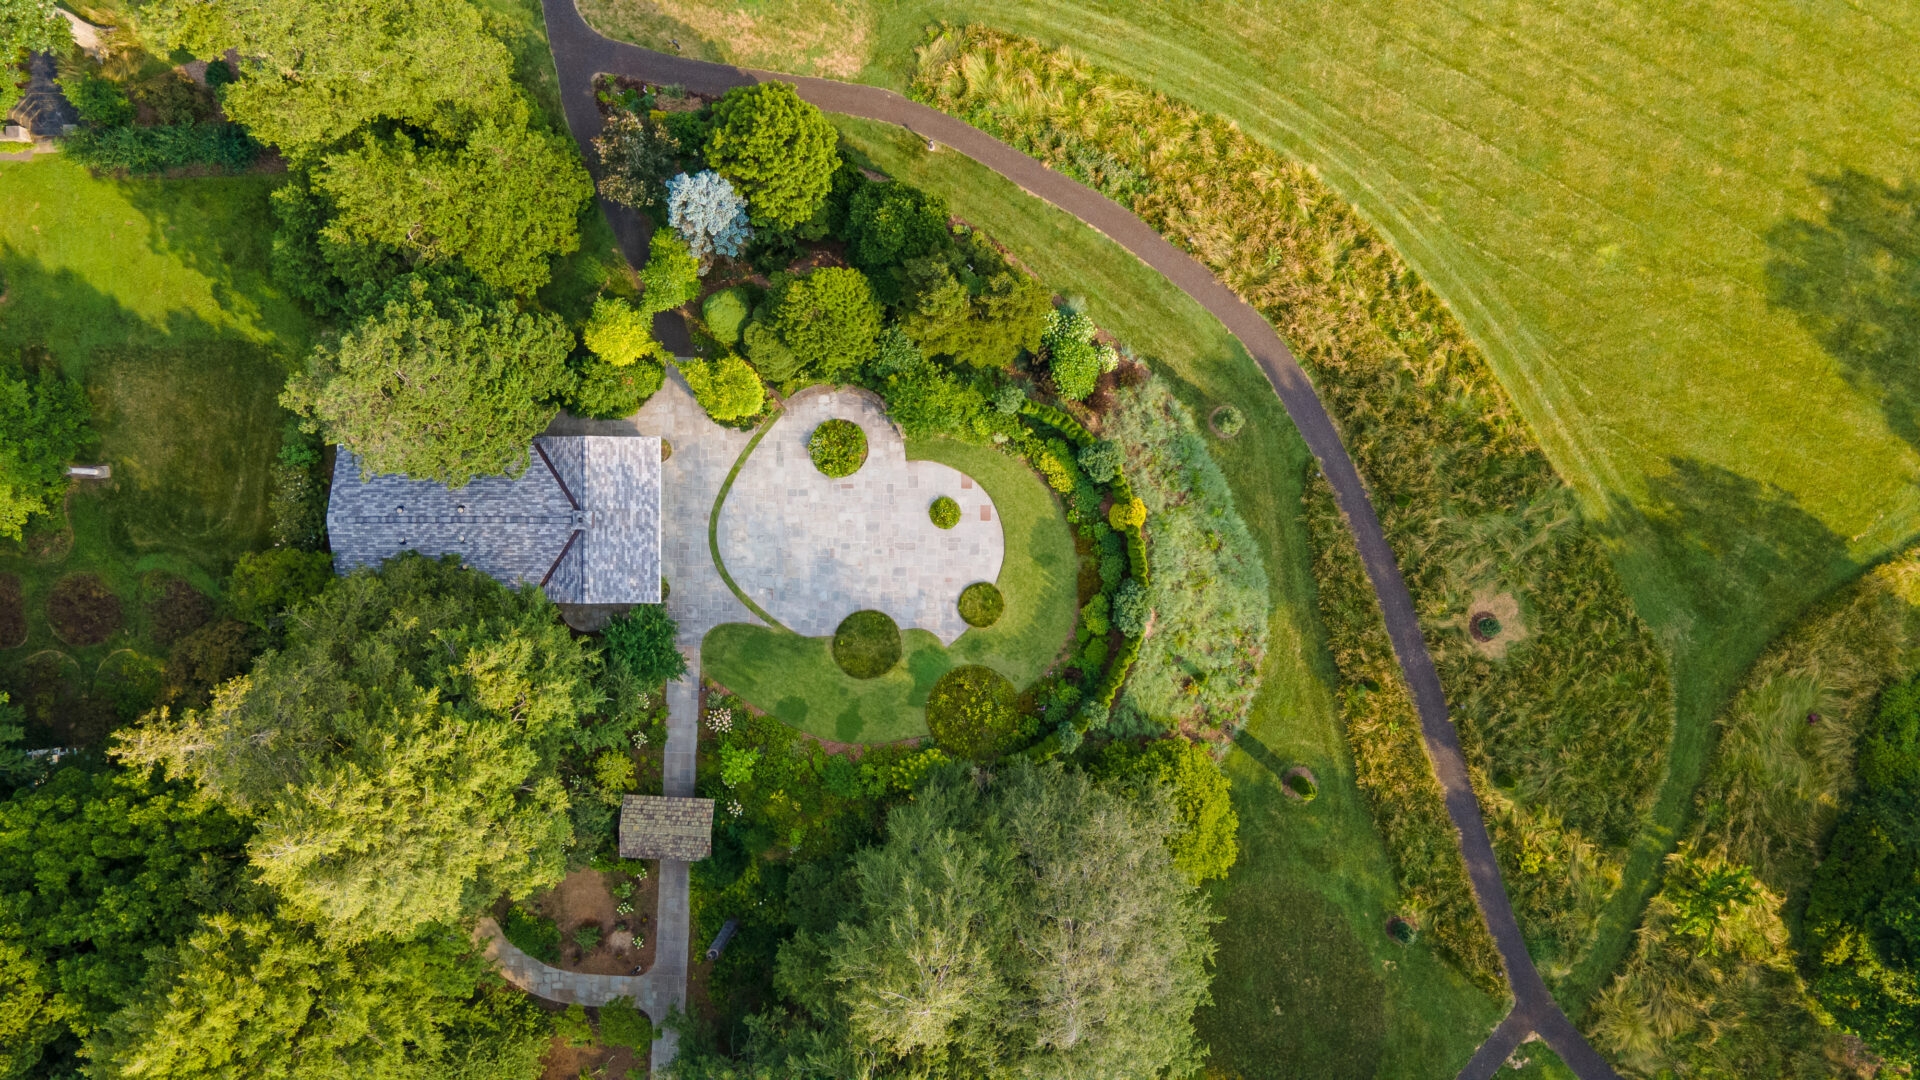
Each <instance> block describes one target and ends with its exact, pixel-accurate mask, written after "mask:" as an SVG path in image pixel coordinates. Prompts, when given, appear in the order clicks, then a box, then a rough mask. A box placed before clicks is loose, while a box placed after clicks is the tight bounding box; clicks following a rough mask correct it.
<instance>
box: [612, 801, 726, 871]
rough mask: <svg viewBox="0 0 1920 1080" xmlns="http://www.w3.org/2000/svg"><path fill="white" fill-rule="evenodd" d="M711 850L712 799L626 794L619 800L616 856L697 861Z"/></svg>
mask: <svg viewBox="0 0 1920 1080" xmlns="http://www.w3.org/2000/svg"><path fill="white" fill-rule="evenodd" d="M712 852H713V800H712V799H674V798H664V797H662V796H659V795H629V796H627V797H626V798H625V799H622V800H621V801H620V857H621V858H623V859H684V860H685V861H687V862H698V861H699V860H701V859H704V858H706V857H707V856H708V855H709V854H711V853H712Z"/></svg>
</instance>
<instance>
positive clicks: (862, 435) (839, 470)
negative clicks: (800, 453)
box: [807, 420, 867, 480]
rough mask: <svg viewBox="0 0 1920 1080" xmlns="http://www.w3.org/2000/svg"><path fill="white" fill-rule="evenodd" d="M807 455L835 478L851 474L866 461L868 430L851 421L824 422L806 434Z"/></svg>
mask: <svg viewBox="0 0 1920 1080" xmlns="http://www.w3.org/2000/svg"><path fill="white" fill-rule="evenodd" d="M807 457H808V458H810V459H812V461H813V467H814V468H816V469H819V470H820V471H821V472H822V473H824V474H826V475H827V476H830V477H833V478H834V479H836V480H837V479H839V478H841V477H843V476H852V475H853V474H854V473H856V472H859V471H860V466H862V465H865V464H866V463H867V433H866V432H865V431H863V430H861V428H860V425H859V424H856V423H854V422H853V421H851V420H827V421H824V422H822V423H821V425H820V426H819V427H817V428H814V429H813V434H812V435H809V436H808V437H807Z"/></svg>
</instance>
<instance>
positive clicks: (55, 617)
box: [47, 574, 126, 647]
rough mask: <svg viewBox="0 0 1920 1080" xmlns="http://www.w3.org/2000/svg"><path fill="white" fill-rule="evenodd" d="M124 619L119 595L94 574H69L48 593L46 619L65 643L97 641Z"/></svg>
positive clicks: (75, 643)
mask: <svg viewBox="0 0 1920 1080" xmlns="http://www.w3.org/2000/svg"><path fill="white" fill-rule="evenodd" d="M125 621H126V613H125V611H124V610H123V609H122V607H121V604H120V598H119V597H118V596H115V595H114V594H113V590H111V589H109V588H107V583H106V582H104V581H102V580H100V578H99V576H98V575H96V574H68V575H67V576H66V577H63V578H61V579H60V580H59V581H57V582H55V583H54V585H53V591H52V592H51V593H50V594H48V596H47V622H48V623H50V624H51V625H52V626H53V636H54V637H57V638H59V639H60V640H61V641H63V642H65V643H66V644H68V645H72V646H76V647H79V646H84V645H98V644H99V643H101V642H103V641H105V640H107V638H109V637H111V636H112V635H113V632H114V631H116V630H118V629H120V627H121V626H122V625H123V624H124V622H125Z"/></svg>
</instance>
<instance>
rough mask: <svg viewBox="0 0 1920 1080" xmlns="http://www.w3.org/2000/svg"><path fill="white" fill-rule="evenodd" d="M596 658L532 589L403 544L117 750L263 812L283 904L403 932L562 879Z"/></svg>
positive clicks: (337, 920) (266, 867) (336, 932)
mask: <svg viewBox="0 0 1920 1080" xmlns="http://www.w3.org/2000/svg"><path fill="white" fill-rule="evenodd" d="M591 668H592V665H591V661H590V658H589V655H588V654H587V653H586V652H585V651H584V650H583V649H582V647H581V646H580V644H578V643H577V642H575V641H574V639H573V637H572V636H571V635H570V634H569V633H568V632H567V629H566V627H565V626H564V625H562V624H561V622H560V620H559V618H558V616H557V615H556V613H555V611H554V607H553V605H552V603H551V602H549V601H548V600H547V599H546V597H545V596H544V595H543V594H541V593H540V591H539V590H537V589H531V588H528V589H521V590H517V591H515V590H509V589H507V588H506V587H505V586H502V585H500V584H499V583H498V582H496V581H494V580H493V579H492V578H489V577H487V576H486V575H484V574H481V573H479V572H477V571H473V570H468V569H466V568H465V567H462V566H460V565H459V564H458V563H457V562H456V561H453V560H452V559H451V558H449V559H446V560H440V561H434V560H429V559H425V558H422V557H420V556H418V555H413V554H406V555H402V556H399V557H397V558H395V559H391V560H388V562H387V563H386V565H385V566H384V568H383V569H382V570H381V571H380V572H379V573H378V574H375V573H372V572H368V571H364V570H363V571H360V572H357V573H355V574H353V575H352V576H350V577H347V578H343V579H341V580H340V581H338V582H336V583H335V584H334V585H332V586H331V587H329V588H328V589H327V591H326V592H324V593H322V594H321V595H320V596H319V597H317V598H316V599H314V600H313V601H311V602H309V603H307V604H304V605H301V606H299V607H296V608H295V609H294V610H293V611H292V612H291V613H290V614H289V616H288V620H287V643H286V646H285V648H283V649H282V650H280V651H279V652H275V653H268V654H266V655H265V656H263V657H261V658H260V660H259V661H258V662H257V663H256V664H255V665H254V668H253V671H252V672H251V673H249V674H248V675H247V677H246V678H245V679H240V680H235V681H233V682H230V683H228V684H227V685H226V686H225V687H223V688H221V690H220V691H219V692H218V693H216V694H215V695H214V700H213V704H212V706H211V707H209V708H207V709H205V710H189V711H187V712H186V713H185V714H183V715H180V716H171V715H167V714H160V715H156V716H150V717H148V718H147V719H145V720H143V721H142V722H141V723H140V724H139V725H138V726H136V727H134V728H132V729H129V730H126V731H123V732H122V733H121V734H120V735H119V736H118V737H117V739H116V742H115V748H114V753H115V755H116V756H117V757H119V758H120V759H122V760H124V761H127V762H130V763H134V764H139V765H164V766H165V767H166V768H167V770H168V772H169V774H170V775H174V776H183V777H190V778H192V779H193V780H194V781H196V782H197V783H198V784H199V785H200V787H201V789H202V790H203V791H204V792H206V794H207V796H208V797H210V798H212V799H214V800H216V801H218V802H219V803H220V804H221V805H223V806H225V807H227V808H229V809H230V810H231V811H232V812H233V813H235V814H237V815H240V816H242V817H245V818H248V819H249V820H251V821H252V822H253V823H254V825H255V828H256V833H255V836H254V839H253V841H252V842H251V843H250V844H249V845H248V849H247V850H248V854H249V857H250V859H251V862H252V865H253V869H254V871H255V873H256V874H257V875H258V878H259V880H260V881H261V882H263V883H264V884H266V885H268V886H270V887H271V888H273V889H274V890H276V891H277V892H278V893H279V895H280V897H281V903H282V910H283V911H284V912H286V913H288V914H290V915H293V916H296V917H299V918H302V919H306V920H311V921H313V922H315V923H317V924H319V925H320V926H321V927H322V928H323V930H324V932H325V933H326V934H327V935H328V936H329V937H332V938H335V939H338V940H343V941H359V940H366V939H369V938H371V937H374V936H377V935H380V934H393V935H398V936H402V937H404V936H407V935H409V934H412V933H413V932H414V931H415V930H416V928H418V927H420V926H422V925H424V924H426V923H431V922H449V923H453V922H458V921H460V920H461V919H463V918H465V917H466V916H467V915H469V914H471V913H472V912H474V911H476V910H478V909H479V907H480V906H481V905H483V904H485V903H486V902H488V901H490V900H492V899H493V898H494V897H496V896H499V895H500V894H501V893H503V892H506V893H512V894H514V895H525V894H526V893H528V892H531V891H532V890H533V889H535V888H539V887H543V886H546V885H551V884H553V883H554V882H555V881H557V880H559V878H560V876H561V874H562V872H563V870H564V867H565V865H566V852H567V848H568V846H569V844H570V842H571V840H572V832H571V829H570V828H569V826H568V824H567V812H566V811H567V796H566V793H565V791H564V789H563V788H562V785H561V782H560V779H559V777H558V775H557V764H558V759H559V755H560V753H561V751H562V749H563V748H564V747H566V746H567V745H569V744H570V743H571V742H572V741H573V740H574V738H575V735H576V734H577V733H578V731H579V729H580V721H581V718H582V716H583V715H585V714H588V713H590V712H591V711H592V710H593V709H594V708H595V707H596V706H597V704H598V697H597V694H596V693H595V692H594V690H593V689H592V687H591V679H590V676H591Z"/></svg>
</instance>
